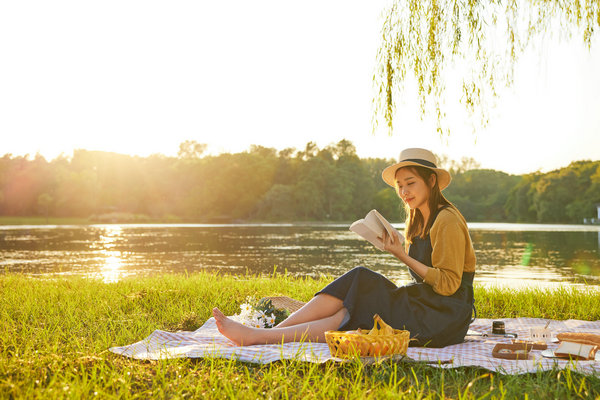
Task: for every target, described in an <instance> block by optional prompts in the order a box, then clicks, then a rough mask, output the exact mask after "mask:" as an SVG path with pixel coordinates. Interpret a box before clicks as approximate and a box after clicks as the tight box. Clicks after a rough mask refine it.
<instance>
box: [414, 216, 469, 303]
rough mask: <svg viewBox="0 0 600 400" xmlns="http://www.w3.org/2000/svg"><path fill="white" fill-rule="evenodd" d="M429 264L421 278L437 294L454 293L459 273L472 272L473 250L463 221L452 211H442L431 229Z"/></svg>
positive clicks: (458, 280) (461, 217)
mask: <svg viewBox="0 0 600 400" xmlns="http://www.w3.org/2000/svg"><path fill="white" fill-rule="evenodd" d="M429 237H430V240H431V247H432V249H433V251H432V253H431V264H432V265H433V268H429V269H428V270H427V273H426V274H425V278H424V279H423V280H424V282H425V283H427V284H429V285H431V287H432V288H433V290H434V291H435V292H436V293H438V294H441V295H444V296H450V295H452V294H454V293H455V292H456V291H457V290H458V288H459V286H460V282H461V279H462V273H463V271H464V272H475V262H476V260H475V250H474V249H473V243H472V242H471V236H469V230H468V228H467V222H466V221H465V219H464V217H463V216H462V215H461V214H460V212H458V211H457V210H456V209H454V208H452V207H447V208H444V209H443V210H442V211H440V213H439V214H438V216H437V218H436V219H435V221H434V223H433V225H432V226H431V229H430V232H429Z"/></svg>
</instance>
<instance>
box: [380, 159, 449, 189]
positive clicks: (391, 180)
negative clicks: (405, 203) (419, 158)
mask: <svg viewBox="0 0 600 400" xmlns="http://www.w3.org/2000/svg"><path fill="white" fill-rule="evenodd" d="M403 167H423V168H428V169H430V170H432V171H434V172H435V174H436V175H437V182H438V186H439V187H440V190H444V189H446V188H447V187H448V185H449V184H450V181H451V180H452V177H451V176H450V173H449V172H448V171H446V170H445V169H442V168H433V167H429V166H427V165H423V164H419V163H417V162H414V161H402V162H399V163H396V164H394V165H390V166H389V167H387V168H386V169H384V170H383V172H382V173H381V177H382V178H383V181H384V182H385V183H387V184H388V185H390V186H392V187H396V171H398V169H400V168H403Z"/></svg>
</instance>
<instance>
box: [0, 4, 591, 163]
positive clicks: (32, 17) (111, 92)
mask: <svg viewBox="0 0 600 400" xmlns="http://www.w3.org/2000/svg"><path fill="white" fill-rule="evenodd" d="M387 3H388V1H387V0H371V1H368V2H367V1H340V0H330V1H314V0H307V1H303V2H284V1H255V2H248V1H235V0H234V1H227V2H218V1H210V2H209V1H185V0H182V1H177V2H166V1H126V0H119V1H112V0H106V1H102V2H91V1H81V0H78V1H64V0H56V1H51V2H48V1H34V0H32V1H25V0H24V1H18V2H2V3H0V54H1V55H2V62H0V155H2V154H7V153H11V154H13V155H25V154H30V155H34V154H36V153H40V154H42V155H43V156H45V157H46V158H47V159H53V158H55V157H57V156H58V155H60V154H64V155H67V156H70V155H71V154H72V152H73V150H74V149H80V148H83V149H89V150H102V151H113V152H119V153H127V154H135V155H141V156H147V155H150V154H154V153H161V154H165V155H169V156H174V155H176V154H177V151H178V148H179V144H180V143H181V142H183V141H185V140H195V141H197V142H200V143H206V144H208V150H207V151H208V152H209V153H210V154H218V153H220V152H238V151H244V150H247V149H248V148H249V146H250V145H251V144H257V145H262V146H266V147H274V148H277V149H283V148H286V147H294V148H297V149H301V148H304V146H305V145H306V143H307V142H309V141H313V142H316V143H317V145H318V146H319V147H321V148H322V147H324V146H327V145H329V144H331V143H335V142H337V141H339V140H341V139H348V140H350V141H352V142H353V143H354V144H355V146H356V148H357V152H358V154H359V155H360V156H361V157H385V158H394V159H396V158H397V157H398V155H399V153H400V151H401V150H402V149H403V148H407V147H425V148H429V149H431V150H432V151H434V152H435V153H436V154H444V155H447V156H448V157H449V158H450V159H455V160H459V159H460V158H462V157H472V158H474V159H475V160H476V161H478V162H479V164H480V165H481V167H483V168H493V169H496V170H501V171H505V172H507V173H512V174H522V173H529V172H534V171H542V172H546V171H549V170H552V169H556V168H560V167H564V166H567V165H568V164H569V163H571V162H572V161H575V160H599V159H600V90H599V89H600V74H599V73H598V71H600V39H599V37H598V36H599V35H596V37H595V39H594V44H593V46H592V49H591V51H588V50H587V49H585V48H584V47H583V45H582V44H581V43H580V42H581V40H580V39H579V38H576V39H574V40H572V41H570V42H564V41H563V42H560V41H559V40H558V39H552V38H550V39H548V38H546V39H544V40H540V41H539V42H538V43H537V44H536V48H535V49H532V50H531V51H528V52H527V53H526V54H525V55H524V56H523V57H522V59H521V61H520V62H519V64H518V65H517V67H516V74H515V85H514V86H513V87H512V88H510V89H508V90H503V91H502V92H501V97H500V98H499V99H498V100H497V105H496V107H495V108H493V109H492V110H491V111H490V117H491V120H490V123H489V125H488V126H487V127H486V128H485V129H479V130H477V131H476V132H475V133H473V129H472V125H471V124H469V123H467V122H466V121H465V120H464V119H463V118H462V115H463V114H464V111H463V109H462V108H461V107H459V106H456V107H454V108H451V109H450V110H449V114H450V115H451V116H452V117H451V118H450V120H451V121H452V125H451V128H452V134H451V135H450V136H449V137H444V138H441V137H440V136H439V134H438V133H437V132H436V131H435V124H434V122H433V121H431V119H425V120H421V119H420V115H419V112H418V109H417V107H415V106H414V101H415V100H416V99H413V101H411V100H410V99H408V100H407V101H406V102H405V103H404V104H402V105H401V106H400V107H399V115H400V117H399V118H398V120H397V121H396V125H395V130H394V134H393V135H392V136H389V135H388V134H387V133H386V132H385V131H383V130H381V131H378V132H376V133H375V134H372V126H371V118H372V98H373V84H372V76H373V73H374V68H375V56H376V52H377V48H378V46H379V44H380V28H381V23H382V19H381V13H382V11H383V10H384V7H385V5H386V4H387Z"/></svg>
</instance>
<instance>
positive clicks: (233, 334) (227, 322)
mask: <svg viewBox="0 0 600 400" xmlns="http://www.w3.org/2000/svg"><path fill="white" fill-rule="evenodd" d="M212 313H213V317H215V321H216V322H217V329H219V332H221V334H222V335H223V336H225V337H226V338H228V339H229V340H231V341H232V342H234V343H235V344H236V345H238V346H251V345H253V344H259V343H260V337H259V331H258V329H257V328H252V327H249V326H245V325H242V324H240V323H239V322H236V321H234V320H232V319H229V318H227V316H225V314H223V313H222V312H221V310H219V309H218V308H216V307H215V308H213V310H212ZM263 343H264V342H263Z"/></svg>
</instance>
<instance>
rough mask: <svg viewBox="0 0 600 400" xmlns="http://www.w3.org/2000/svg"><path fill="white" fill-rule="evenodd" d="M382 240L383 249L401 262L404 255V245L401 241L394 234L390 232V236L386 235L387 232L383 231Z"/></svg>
mask: <svg viewBox="0 0 600 400" xmlns="http://www.w3.org/2000/svg"><path fill="white" fill-rule="evenodd" d="M382 240H383V248H384V249H385V250H386V251H389V252H390V253H392V254H393V255H394V256H395V257H396V258H398V259H400V260H402V258H403V257H404V256H405V255H406V250H405V249H404V243H403V242H402V240H400V238H399V237H398V234H396V232H392V235H388V233H387V231H386V230H385V229H384V230H383V238H382Z"/></svg>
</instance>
